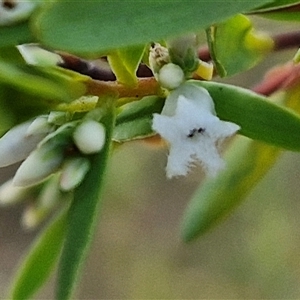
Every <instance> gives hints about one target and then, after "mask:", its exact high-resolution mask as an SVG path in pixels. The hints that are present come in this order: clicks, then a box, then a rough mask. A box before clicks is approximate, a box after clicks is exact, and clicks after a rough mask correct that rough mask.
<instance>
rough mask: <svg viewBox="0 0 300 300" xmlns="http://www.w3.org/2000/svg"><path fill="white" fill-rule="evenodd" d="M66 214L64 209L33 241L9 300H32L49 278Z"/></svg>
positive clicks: (57, 251) (55, 259)
mask: <svg viewBox="0 0 300 300" xmlns="http://www.w3.org/2000/svg"><path fill="white" fill-rule="evenodd" d="M66 212H67V211H66V209H64V210H63V211H62V212H61V213H60V214H59V215H58V216H57V217H56V218H55V219H54V220H53V221H52V222H51V223H50V224H49V225H48V227H47V228H46V229H45V230H44V231H42V232H41V234H40V235H39V236H38V237H37V239H36V240H35V242H34V244H33V245H32V247H31V249H30V251H29V253H28V254H27V256H26V257H25V260H24V261H23V263H22V265H21V267H20V269H19V270H18V273H17V274H16V278H15V280H14V283H13V285H12V289H11V293H10V295H11V296H10V298H11V299H16V300H21V299H32V296H33V294H34V293H35V292H36V291H37V290H38V289H39V288H40V287H41V286H42V285H43V283H44V282H45V281H46V280H47V278H48V277H49V276H50V274H51V271H52V270H53V268H54V265H55V263H56V261H57V258H58V256H59V254H60V251H61V247H62V244H63V240H64V237H65V227H66V221H67V213H66Z"/></svg>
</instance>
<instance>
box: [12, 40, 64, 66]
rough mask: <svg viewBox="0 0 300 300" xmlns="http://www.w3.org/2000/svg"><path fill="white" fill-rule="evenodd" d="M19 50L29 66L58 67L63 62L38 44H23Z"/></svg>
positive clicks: (56, 55)
mask: <svg viewBox="0 0 300 300" xmlns="http://www.w3.org/2000/svg"><path fill="white" fill-rule="evenodd" d="M17 48H18V50H19V52H20V54H21V55H22V57H23V58H24V60H25V61H26V63H27V64H29V65H39V66H56V65H57V64H59V63H62V62H63V59H62V58H61V57H60V56H59V55H58V54H56V53H53V52H50V51H47V50H45V49H42V48H40V47H39V46H38V45H37V44H23V45H19V46H17Z"/></svg>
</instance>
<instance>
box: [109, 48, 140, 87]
mask: <svg viewBox="0 0 300 300" xmlns="http://www.w3.org/2000/svg"><path fill="white" fill-rule="evenodd" d="M144 49H145V46H136V47H129V48H124V49H121V50H115V51H113V52H111V53H110V54H109V55H108V61H109V64H110V67H111V68H112V70H113V72H114V74H115V75H116V77H117V80H118V81H119V82H121V83H123V84H126V85H135V84H136V83H137V77H136V71H137V68H138V66H139V64H140V62H141V59H142V57H143V54H144Z"/></svg>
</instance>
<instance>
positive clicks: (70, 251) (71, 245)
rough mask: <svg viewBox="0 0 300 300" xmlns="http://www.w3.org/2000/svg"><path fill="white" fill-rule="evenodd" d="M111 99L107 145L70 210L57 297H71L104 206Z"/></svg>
mask: <svg viewBox="0 0 300 300" xmlns="http://www.w3.org/2000/svg"><path fill="white" fill-rule="evenodd" d="M112 102H113V101H112V99H107V111H106V114H105V116H104V117H103V119H102V120H101V122H102V123H103V124H104V125H105V128H106V143H105V146H104V148H103V149H102V151H101V152H99V153H97V154H95V155H92V156H91V157H90V160H91V169H90V170H89V171H88V173H87V175H86V177H85V179H84V180H83V182H82V183H81V185H80V186H79V187H78V188H76V190H75V192H74V200H73V203H72V205H71V207H70V211H69V214H68V228H67V234H66V240H65V244H64V248H63V252H62V256H61V260H60V264H59V272H58V281H57V284H58V286H57V293H56V298H57V299H59V300H63V299H70V297H71V296H72V293H73V291H74V289H75V287H76V283H77V280H78V277H79V271H80V268H81V266H82V264H83V261H84V259H85V256H86V254H87V250H88V248H89V245H90V243H91V239H92V237H93V233H94V230H95V226H96V222H97V216H98V213H99V210H100V208H101V199H100V198H99V194H100V192H101V191H102V188H103V182H104V176H105V170H106V165H107V160H108V156H109V150H110V144H111V134H112V128H113V123H114V114H113V107H112Z"/></svg>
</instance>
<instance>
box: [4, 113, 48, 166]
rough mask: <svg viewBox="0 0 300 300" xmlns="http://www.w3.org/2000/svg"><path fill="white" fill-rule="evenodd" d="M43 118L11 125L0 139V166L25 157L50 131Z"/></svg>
mask: <svg viewBox="0 0 300 300" xmlns="http://www.w3.org/2000/svg"><path fill="white" fill-rule="evenodd" d="M41 123H43V118H42V117H38V118H37V119H36V120H34V121H33V122H32V121H30V122H25V123H22V124H20V125H17V126H15V127H13V128H12V129H11V130H9V131H8V132H7V133H6V134H5V135H4V136H3V137H1V139H0V167H5V166H9V165H11V164H14V163H16V162H19V161H21V160H23V159H25V158H26V157H27V156H28V155H29V154H30V152H32V151H33V150H34V148H35V147H36V146H37V144H38V143H39V142H40V141H41V140H42V139H43V138H44V137H45V136H46V135H47V134H48V133H49V132H51V131H52V126H50V125H49V124H47V125H45V124H44V123H43V124H42V125H41Z"/></svg>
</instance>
